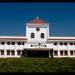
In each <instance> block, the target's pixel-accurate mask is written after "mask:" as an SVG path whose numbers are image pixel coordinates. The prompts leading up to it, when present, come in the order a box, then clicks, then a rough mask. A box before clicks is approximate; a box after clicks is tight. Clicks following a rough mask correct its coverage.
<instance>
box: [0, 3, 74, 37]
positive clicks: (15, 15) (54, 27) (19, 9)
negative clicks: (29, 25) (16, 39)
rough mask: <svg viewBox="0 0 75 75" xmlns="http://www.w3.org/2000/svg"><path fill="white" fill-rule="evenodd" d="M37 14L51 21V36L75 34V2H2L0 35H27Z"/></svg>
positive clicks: (0, 4) (0, 6)
mask: <svg viewBox="0 0 75 75" xmlns="http://www.w3.org/2000/svg"><path fill="white" fill-rule="evenodd" d="M37 16H38V17H39V18H40V19H43V20H44V21H47V22H48V23H50V25H49V26H50V35H51V36H75V3H0V35H4V36H5V35H6V36H8V35H9V36H10V35H12V36H22V35H25V23H26V22H29V21H31V20H32V19H35V18H36V17H37Z"/></svg>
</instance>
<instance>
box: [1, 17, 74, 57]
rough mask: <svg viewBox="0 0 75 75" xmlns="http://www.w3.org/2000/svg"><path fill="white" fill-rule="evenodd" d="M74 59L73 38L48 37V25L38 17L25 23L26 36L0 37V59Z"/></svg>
mask: <svg viewBox="0 0 75 75" xmlns="http://www.w3.org/2000/svg"><path fill="white" fill-rule="evenodd" d="M22 56H23V57H31V56H34V57H36V56H42V57H51V56H53V57H57V58H60V57H75V37H52V36H49V24H48V23H46V22H44V21H42V20H41V19H39V18H38V17H37V18H36V19H34V20H32V21H30V22H29V23H26V36H0V58H7V57H22Z"/></svg>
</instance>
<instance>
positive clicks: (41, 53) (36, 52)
mask: <svg viewBox="0 0 75 75" xmlns="http://www.w3.org/2000/svg"><path fill="white" fill-rule="evenodd" d="M22 56H23V57H53V49H49V48H26V49H24V50H23V51H22Z"/></svg>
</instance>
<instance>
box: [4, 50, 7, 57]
mask: <svg viewBox="0 0 75 75" xmlns="http://www.w3.org/2000/svg"><path fill="white" fill-rule="evenodd" d="M4 57H5V58H6V57H7V50H6V49H5V50H4Z"/></svg>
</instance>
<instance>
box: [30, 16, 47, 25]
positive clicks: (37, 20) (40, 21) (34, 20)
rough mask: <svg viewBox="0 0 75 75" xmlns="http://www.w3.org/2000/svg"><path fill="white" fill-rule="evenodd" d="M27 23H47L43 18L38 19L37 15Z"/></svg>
mask: <svg viewBox="0 0 75 75" xmlns="http://www.w3.org/2000/svg"><path fill="white" fill-rule="evenodd" d="M29 23H33V24H41V23H45V24H48V23H47V22H44V21H43V20H41V19H39V18H38V17H37V18H36V19H33V20H32V21H30V22H29Z"/></svg>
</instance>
